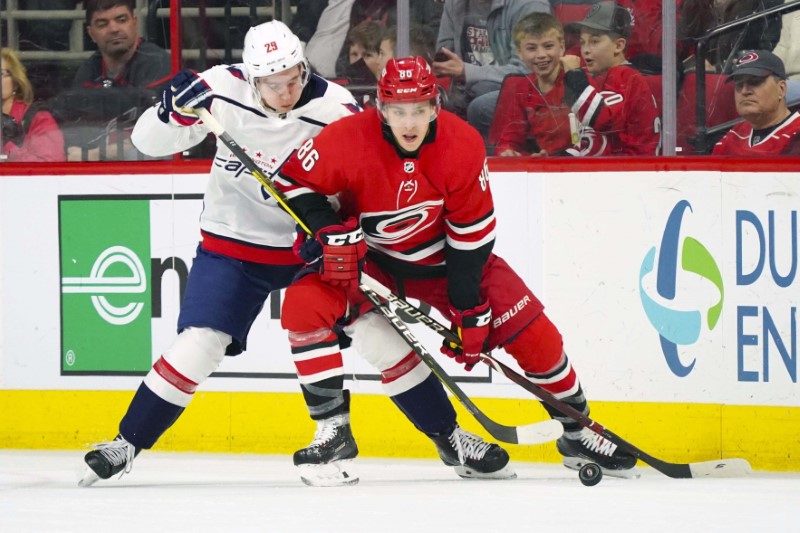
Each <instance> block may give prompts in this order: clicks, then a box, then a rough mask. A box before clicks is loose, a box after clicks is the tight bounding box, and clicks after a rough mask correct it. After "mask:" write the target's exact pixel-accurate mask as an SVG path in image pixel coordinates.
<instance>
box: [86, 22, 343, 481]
mask: <svg viewBox="0 0 800 533" xmlns="http://www.w3.org/2000/svg"><path fill="white" fill-rule="evenodd" d="M242 60H243V63H242V64H237V65H231V66H226V65H221V66H217V67H214V68H211V69H209V70H206V71H205V72H202V73H200V74H197V73H194V72H192V71H188V70H184V71H182V72H180V73H178V74H177V75H175V77H174V78H173V79H172V81H171V84H170V85H171V86H170V87H169V88H167V89H166V90H165V91H164V94H163V96H162V99H161V102H160V103H159V104H158V105H156V106H154V107H153V108H151V109H149V110H147V111H146V112H145V113H144V114H143V115H142V117H141V118H140V119H139V121H138V122H137V123H136V127H135V128H134V131H133V135H132V141H133V143H134V145H135V146H136V147H137V148H138V149H139V150H140V151H142V152H143V153H145V154H148V155H151V156H165V155H169V154H173V153H176V152H180V151H183V150H186V149H188V148H190V147H192V146H195V145H196V144H198V143H199V142H201V141H202V140H203V139H205V137H206V136H207V134H208V133H209V129H208V128H207V127H206V126H205V125H204V124H203V123H202V122H200V121H199V120H198V118H197V115H195V114H194V113H192V112H190V111H189V110H191V109H196V108H200V107H203V108H206V109H208V110H209V111H210V112H211V114H212V115H213V116H214V117H216V119H217V120H218V121H219V122H220V123H221V124H222V125H223V126H224V127H225V129H226V130H227V131H228V132H229V133H230V134H231V135H232V136H233V137H234V138H235V139H237V141H238V142H239V143H240V144H241V145H243V146H244V147H246V149H247V152H248V154H249V155H250V156H251V157H252V158H253V159H254V160H255V162H256V163H258V164H259V166H261V167H262V168H263V169H264V170H265V171H267V172H270V173H271V172H272V171H273V170H275V169H276V168H277V167H278V166H280V164H281V163H282V162H283V159H284V158H286V157H287V156H288V155H289V154H290V153H291V151H292V150H293V149H294V148H296V147H297V146H299V145H300V144H301V143H302V142H303V141H304V140H306V139H307V138H309V137H313V136H314V135H316V134H317V133H319V131H320V130H321V129H322V128H323V127H324V126H326V125H327V124H329V123H331V122H333V121H335V120H337V119H339V118H341V117H343V116H346V115H350V114H352V113H354V112H357V111H358V106H357V104H356V102H355V100H354V99H353V97H352V95H351V94H350V93H349V92H348V91H347V90H345V89H344V88H342V87H340V86H338V85H335V84H333V83H328V82H327V81H326V80H324V79H323V78H321V77H319V76H316V75H313V74H312V73H311V71H310V69H309V65H308V62H307V61H306V59H305V57H304V56H303V50H302V45H301V43H300V40H299V39H298V38H297V37H296V36H295V35H294V34H292V33H291V31H289V29H288V28H287V27H286V26H285V25H284V24H283V23H281V22H279V21H272V22H267V23H265V24H261V25H259V26H256V27H253V28H251V29H250V30H249V31H248V33H247V35H246V37H245V42H244V50H243V53H242ZM200 227H201V233H202V242H201V243H200V245H199V246H198V248H197V255H196V257H195V260H194V263H193V265H192V270H191V272H190V274H189V279H188V282H187V285H186V290H185V295H184V300H183V304H182V307H181V312H180V316H179V318H178V332H179V334H178V336H177V338H176V340H175V341H174V343H173V344H172V346H171V347H170V348H169V349H168V350H167V351H166V352H164V353H163V355H161V357H160V358H159V359H158V360H157V361H156V362H155V364H154V365H153V368H152V369H151V370H150V372H149V373H148V374H147V376H146V377H145V379H144V381H143V382H142V384H141V385H140V386H139V388H138V390H137V391H136V394H135V396H134V398H133V400H132V401H131V404H130V406H129V407H128V411H127V413H126V414H125V416H124V417H123V418H122V421H121V422H120V425H119V433H118V435H117V437H116V438H115V439H114V440H113V441H111V442H106V443H101V444H98V445H96V447H95V449H94V450H92V451H90V452H89V453H87V454H86V457H85V462H86V464H87V469H86V473H85V474H84V477H83V478H82V479H81V481H80V484H81V485H82V486H89V485H92V484H93V483H95V482H96V481H97V480H98V479H108V478H110V477H111V476H113V475H115V474H119V473H125V472H129V471H130V469H131V466H132V462H133V459H134V457H135V456H136V455H137V454H138V453H139V452H140V451H141V450H143V449H149V448H151V447H152V446H153V445H154V444H155V443H156V441H157V440H158V439H159V437H161V435H162V434H163V433H164V432H165V431H166V430H167V429H168V428H169V427H170V426H171V425H172V424H173V423H174V422H175V421H176V420H177V419H178V417H179V416H180V415H181V413H182V412H183V410H184V409H185V408H186V406H187V405H188V404H189V402H190V401H191V399H192V397H193V394H194V392H195V390H196V389H197V387H198V386H199V385H200V384H201V383H202V382H203V381H205V379H206V378H207V377H208V376H209V375H210V374H211V373H212V372H214V371H215V370H216V369H217V367H218V366H219V364H220V363H221V361H222V360H223V358H224V356H225V355H226V354H227V355H236V354H238V353H241V352H242V351H243V350H244V349H245V347H246V341H247V334H248V331H249V329H250V327H251V325H252V323H253V321H254V320H255V318H256V316H257V315H258V313H259V312H260V311H261V308H262V306H263V304H264V302H265V300H266V298H267V297H268V295H269V293H270V292H271V291H273V290H277V289H282V288H285V287H287V286H288V285H289V284H290V283H291V281H292V279H293V278H294V276H295V274H296V273H297V272H298V270H299V269H300V268H301V267H302V261H301V260H300V259H299V258H297V257H296V256H295V255H294V253H293V252H292V244H293V240H294V235H293V232H294V222H293V221H292V219H291V218H290V217H289V216H288V215H287V214H286V213H285V212H284V211H283V210H281V209H280V208H279V207H278V205H277V203H276V202H275V201H274V200H272V199H271V198H270V197H269V195H268V194H266V192H264V191H262V189H261V186H260V184H259V183H258V181H257V180H256V179H255V178H253V177H252V176H250V175H249V173H248V172H247V171H245V169H244V168H243V166H242V164H241V162H239V161H238V160H237V159H236V158H235V156H234V155H233V154H231V153H230V151H229V150H228V149H227V148H226V146H225V145H224V144H223V143H222V142H221V141H220V140H219V139H218V140H217V152H216V155H215V157H214V162H213V165H212V167H211V171H210V179H209V182H208V187H207V189H206V193H205V198H204V209H203V213H202V216H201V219H200ZM330 401H331V402H334V403H335V402H339V403H340V404H341V405H342V406H341V408H340V410H341V411H342V413H346V412H348V409H347V408H349V406H347V405H344V404H345V403H346V402H347V401H349V397H347V396H343V395H340V396H339V397H338V398H331V399H330ZM343 416H344V415H343ZM346 430H347V433H348V434H347V435H346V436H347V437H349V438H347V439H346V442H347V443H348V446H346V447H344V449H342V450H339V451H338V455H336V456H335V457H334V456H331V455H330V454H329V455H327V456H325V457H324V460H326V461H330V460H337V459H352V458H354V457H355V455H356V454H357V453H358V450H357V448H356V445H355V441H354V440H353V439H352V436H351V435H350V434H349V424H348V425H347V426H346ZM355 480H356V481H357V478H356V479H355Z"/></svg>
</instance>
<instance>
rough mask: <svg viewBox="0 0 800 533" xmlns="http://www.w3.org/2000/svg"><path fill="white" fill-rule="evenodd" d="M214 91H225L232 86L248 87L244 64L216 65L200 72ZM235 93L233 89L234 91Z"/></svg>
mask: <svg viewBox="0 0 800 533" xmlns="http://www.w3.org/2000/svg"><path fill="white" fill-rule="evenodd" d="M199 74H200V77H201V78H203V79H204V80H205V81H206V83H208V85H209V86H210V87H211V89H212V90H214V92H217V93H225V92H228V91H230V90H231V89H232V88H234V87H249V85H248V83H247V72H246V71H245V70H244V65H241V64H240V65H217V66H214V67H211V68H210V69H208V70H204V71H203V72H200V73H199ZM234 94H235V91H234Z"/></svg>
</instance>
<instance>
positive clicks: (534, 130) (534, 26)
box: [492, 13, 573, 157]
mask: <svg viewBox="0 0 800 533" xmlns="http://www.w3.org/2000/svg"><path fill="white" fill-rule="evenodd" d="M514 43H515V44H516V45H517V53H518V54H519V57H520V58H521V59H522V61H523V62H524V63H525V65H526V66H527V67H528V68H529V69H530V70H531V74H529V75H528V76H525V77H515V78H511V77H508V78H506V80H505V81H504V82H503V88H502V89H501V91H500V98H499V101H498V106H497V114H496V115H495V116H496V119H495V123H494V125H493V131H492V133H493V137H494V138H493V139H492V140H493V143H494V144H495V146H496V147H495V155H499V156H504V157H513V156H522V155H525V156H527V155H530V156H544V155H559V154H561V155H563V154H564V153H565V150H566V149H567V148H570V147H572V145H573V141H572V137H571V135H570V123H569V114H570V106H569V105H567V104H566V102H565V101H564V68H563V67H562V65H561V58H562V57H563V56H564V28H563V27H562V26H561V23H560V22H559V21H558V19H556V18H555V17H554V16H552V15H550V14H548V13H531V14H530V15H527V16H525V17H524V18H522V19H520V21H519V22H518V23H517V25H516V26H515V27H514Z"/></svg>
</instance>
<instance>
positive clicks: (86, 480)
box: [78, 466, 100, 487]
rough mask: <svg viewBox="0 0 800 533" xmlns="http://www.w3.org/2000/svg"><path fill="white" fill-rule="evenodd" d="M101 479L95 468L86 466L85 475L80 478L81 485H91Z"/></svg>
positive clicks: (79, 484)
mask: <svg viewBox="0 0 800 533" xmlns="http://www.w3.org/2000/svg"><path fill="white" fill-rule="evenodd" d="M98 481H100V476H98V475H97V474H95V472H94V470H92V469H91V468H89V467H88V466H87V467H86V471H85V472H84V473H83V477H81V478H80V479H79V480H78V486H79V487H91V486H92V485H94V484H95V483H97V482H98Z"/></svg>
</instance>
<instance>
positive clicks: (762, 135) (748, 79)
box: [712, 50, 800, 156]
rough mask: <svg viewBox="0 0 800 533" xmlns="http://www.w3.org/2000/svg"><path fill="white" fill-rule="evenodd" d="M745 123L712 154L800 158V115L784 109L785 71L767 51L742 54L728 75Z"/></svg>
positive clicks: (731, 132)
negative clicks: (733, 84)
mask: <svg viewBox="0 0 800 533" xmlns="http://www.w3.org/2000/svg"><path fill="white" fill-rule="evenodd" d="M727 82H729V83H730V82H733V83H735V84H736V92H735V93H734V99H735V100H736V111H737V112H738V113H739V115H741V116H742V118H744V122H742V123H741V124H738V125H736V126H734V128H733V129H732V130H730V131H729V132H728V133H726V134H725V136H724V137H723V138H722V139H720V141H719V142H718V143H717V144H716V146H714V151H713V152H712V154H713V155H738V156H770V155H795V156H796V155H800V113H796V112H795V113H792V111H791V110H790V109H789V108H788V107H786V69H785V68H784V66H783V61H781V59H780V58H779V57H778V56H776V55H775V54H773V53H772V52H769V51H767V50H747V51H744V52H743V53H742V55H741V57H740V58H739V60H738V61H737V63H736V64H735V65H734V67H733V72H732V73H731V75H730V76H728V79H727Z"/></svg>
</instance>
